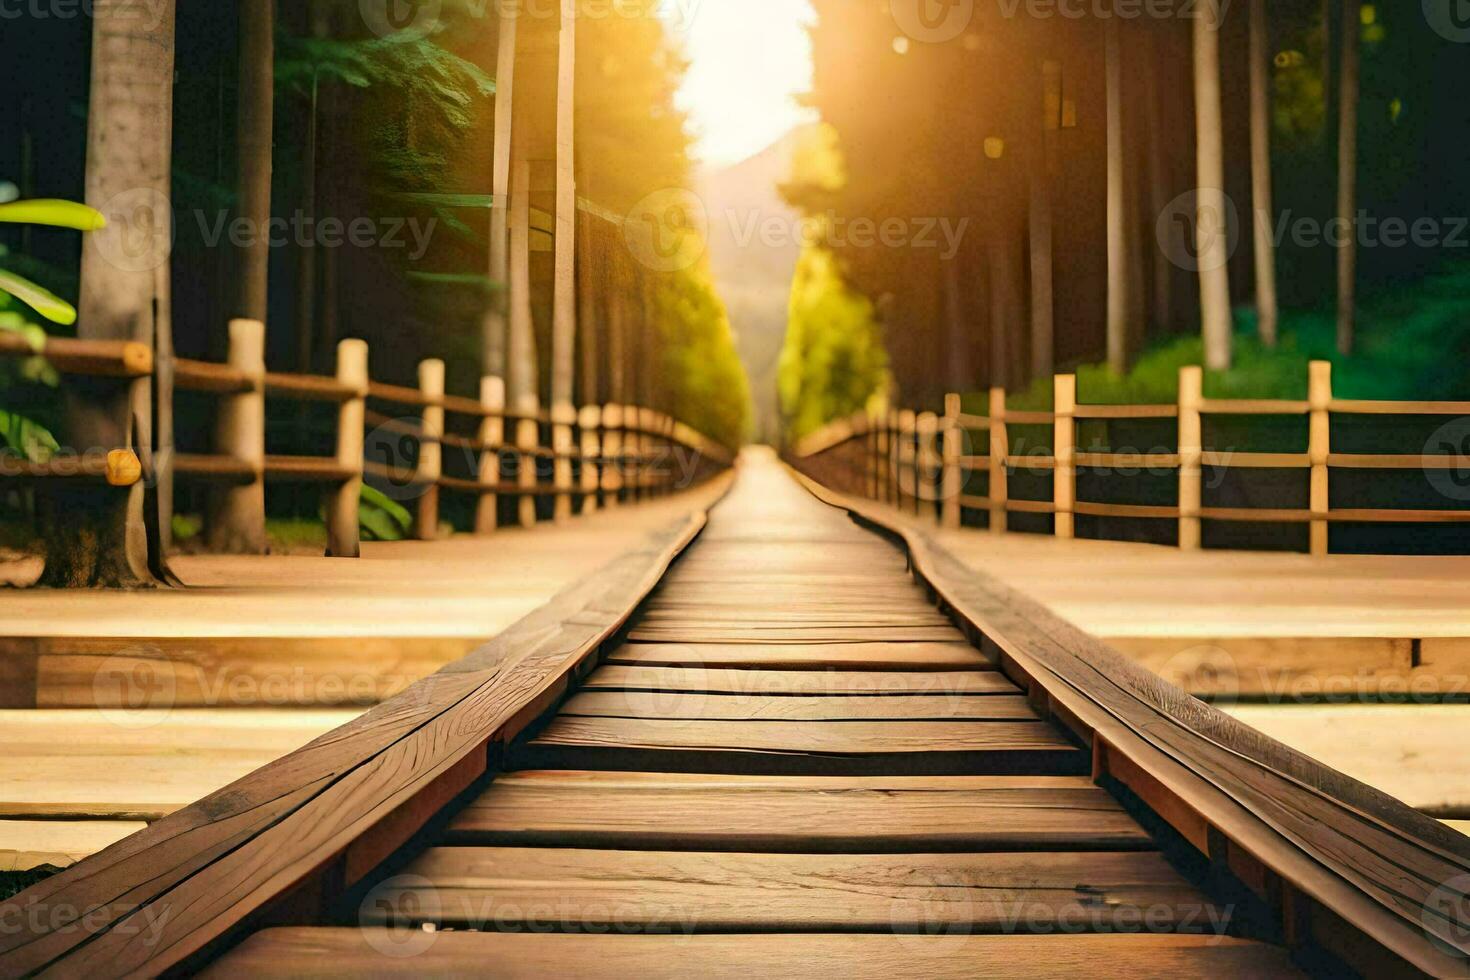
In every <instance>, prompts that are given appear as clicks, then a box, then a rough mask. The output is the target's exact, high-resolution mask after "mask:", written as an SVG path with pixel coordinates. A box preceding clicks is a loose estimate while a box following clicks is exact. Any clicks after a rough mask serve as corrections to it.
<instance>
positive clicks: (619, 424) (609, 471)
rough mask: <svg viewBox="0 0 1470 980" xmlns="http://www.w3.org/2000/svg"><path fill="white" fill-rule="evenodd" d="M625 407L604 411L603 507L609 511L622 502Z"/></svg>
mask: <svg viewBox="0 0 1470 980" xmlns="http://www.w3.org/2000/svg"><path fill="white" fill-rule="evenodd" d="M622 429H623V406H621V405H618V404H609V405H605V406H603V409H602V506H604V507H606V508H608V509H609V510H611V509H613V508H615V507H617V506H618V504H619V503H621V502H622V491H623V431H622Z"/></svg>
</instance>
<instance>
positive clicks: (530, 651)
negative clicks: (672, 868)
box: [0, 511, 705, 975]
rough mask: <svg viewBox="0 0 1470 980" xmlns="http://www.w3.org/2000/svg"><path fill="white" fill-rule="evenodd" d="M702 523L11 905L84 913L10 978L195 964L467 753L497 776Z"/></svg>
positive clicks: (462, 762)
mask: <svg viewBox="0 0 1470 980" xmlns="http://www.w3.org/2000/svg"><path fill="white" fill-rule="evenodd" d="M704 522H705V515H704V513H703V512H702V511H701V512H697V513H695V514H693V515H691V516H689V517H688V518H687V519H686V520H683V521H680V522H678V523H677V524H676V525H675V526H673V527H671V528H669V529H667V530H665V531H663V532H661V533H659V534H656V535H652V536H650V537H649V539H648V543H647V544H646V546H645V547H644V548H642V549H639V550H636V551H632V552H629V553H628V554H626V555H625V556H623V557H622V558H620V559H618V560H617V561H615V562H613V563H612V564H611V565H609V566H608V567H607V568H605V569H603V570H602V571H601V572H599V573H597V574H595V575H593V576H591V577H590V578H588V579H586V580H584V581H583V582H581V583H578V584H577V585H575V586H572V587H570V588H568V589H566V590H564V591H563V593H562V594H561V595H560V596H559V597H558V598H557V599H555V600H553V602H552V603H551V604H550V605H549V606H547V607H543V608H542V609H541V610H538V611H537V612H536V613H533V614H532V615H531V616H528V617H526V619H524V620H522V621H521V622H520V623H518V624H516V625H515V626H513V627H511V628H510V629H509V630H507V631H506V632H505V633H503V634H501V635H500V636H499V637H497V638H496V640H494V641H492V642H491V643H490V644H487V645H486V646H485V647H484V648H482V649H481V650H480V651H479V652H478V653H476V654H472V655H471V656H470V657H467V658H465V660H463V661H461V662H459V663H457V664H454V665H452V666H451V667H450V668H446V669H445V670H444V671H442V672H441V673H439V674H435V675H433V676H431V677H428V678H425V679H424V680H423V681H420V682H418V683H417V684H415V685H414V686H413V687H411V688H409V689H408V690H407V691H405V692H404V693H403V694H401V695H399V696H398V697H396V698H393V699H392V700H390V701H387V702H385V703H383V704H381V705H379V706H378V707H377V708H374V709H373V710H371V711H369V712H367V713H366V714H365V715H363V716H362V717H361V718H359V719H358V720H357V721H355V722H353V723H351V724H349V725H346V726H344V727H343V728H340V729H337V730H336V731H333V732H330V733H328V734H327V735H324V736H322V737H321V738H319V739H317V740H316V741H314V742H312V743H311V744H309V745H307V746H306V747H304V748H303V749H301V750H299V751H297V752H294V753H292V754H291V755H288V756H286V757H285V758H283V759H280V760H278V761H277V762H275V763H272V764H271V765H268V766H266V767H264V768H262V769H259V770H257V771H255V772H254V773H252V774H251V775H249V776H246V777H245V778H244V779H241V780H239V781H238V782H236V783H234V784H232V785H230V786H228V787H226V788H225V789H223V790H220V791H219V792H217V793H214V794H211V795H210V796H209V797H206V798H205V799H204V800H201V801H200V802H198V803H196V804H194V805H193V806H190V807H188V808H186V809H184V810H180V811H178V812H176V813H174V814H171V815H170V816H169V817H166V818H164V819H163V820H160V821H159V822H158V823H156V824H153V825H151V826H150V827H149V828H148V829H147V830H145V831H143V832H141V833H138V834H135V835H133V836H132V837H129V838H127V839H125V840H123V841H121V842H120V843H118V844H116V845H114V846H113V847H110V848H108V849H107V850H105V851H103V852H102V853H100V854H98V855H95V856H94V857H93V858H91V859H89V860H87V861H83V862H81V863H80V864H78V865H76V866H74V867H72V868H69V869H67V870H66V871H64V872H62V873H61V874H59V875H56V876H55V877H54V878H50V879H47V880H46V881H43V882H41V883H39V884H38V885H36V886H33V887H32V888H30V889H27V890H26V891H25V892H23V893H21V894H20V895H18V896H16V897H15V898H14V899H12V900H11V901H10V902H9V903H7V907H10V906H14V907H17V908H18V910H19V912H20V914H27V913H26V909H27V908H34V907H35V906H37V905H41V906H49V907H50V908H52V909H58V908H59V909H71V910H73V913H74V914H73V915H72V916H71V917H70V918H68V917H67V916H64V915H63V916H57V915H52V916H49V917H45V918H44V920H43V921H44V928H41V929H38V930H28V931H24V932H9V933H4V934H0V957H3V962H4V964H5V967H6V970H7V971H13V972H17V973H28V972H33V971H36V970H40V969H42V968H43V967H47V966H48V965H49V966H50V967H51V968H53V969H64V970H66V971H67V972H74V973H87V974H93V975H115V974H122V973H128V972H132V971H138V972H147V973H157V972H161V971H162V970H165V969H168V968H171V967H175V966H178V965H180V964H183V963H186V962H191V957H195V956H197V955H198V954H200V953H201V952H202V951H205V950H207V949H208V948H209V947H210V944H212V943H214V942H216V941H217V940H218V939H219V938H220V937H222V936H224V935H226V934H227V933H228V932H229V931H230V930H231V929H232V928H234V927H235V926H236V925H237V924H238V923H239V922H240V921H241V920H243V919H244V918H245V917H246V916H247V915H249V914H251V913H252V912H255V911H257V910H259V909H261V908H262V907H264V906H265V905H267V904H268V903H270V902H271V901H273V900H275V899H277V898H279V897H280V896H282V895H283V894H285V893H286V892H288V891H289V890H291V889H292V888H294V887H296V886H297V885H298V884H300V883H301V882H302V881H303V880H304V879H306V878H307V877H308V876H310V875H312V874H314V873H317V872H318V871H320V870H321V869H322V868H324V867H325V866H326V865H328V864H329V863H330V862H331V861H332V860H333V859H335V858H336V857H338V856H339V855H341V854H342V853H343V852H344V851H345V850H346V849H347V848H348V846H349V845H350V844H352V842H353V841H355V840H357V839H358V838H360V837H362V836H363V835H365V834H367V833H369V832H370V831H372V830H373V829H374V828H375V827H377V826H378V825H380V824H381V823H383V822H384V821H385V820H387V819H388V818H390V817H392V816H394V815H395V814H399V813H401V812H402V811H400V807H402V806H403V805H404V804H405V803H406V802H407V801H409V800H411V799H413V797H414V796H415V795H417V794H419V793H422V792H441V791H442V788H441V780H442V778H445V777H449V776H451V775H452V776H453V777H454V778H456V779H472V778H473V771H474V770H473V767H467V766H466V762H467V760H471V759H475V760H477V761H478V763H479V767H480V768H481V769H483V767H484V764H485V755H484V753H485V747H486V744H487V742H488V741H489V740H490V739H492V738H495V737H507V735H513V734H514V730H511V731H509V732H505V731H503V729H504V728H505V726H506V725H507V724H508V723H510V722H512V721H516V720H517V719H519V717H520V716H521V714H522V712H523V711H524V710H525V709H526V707H527V706H528V705H530V704H532V703H533V702H535V701H536V700H537V699H538V698H539V697H542V696H543V695H544V693H545V692H546V691H548V690H550V689H551V688H552V687H553V686H554V685H556V684H557V683H559V682H561V680H562V678H563V677H564V675H565V674H566V673H567V672H568V671H570V670H571V669H572V668H573V667H575V666H576V665H577V664H578V663H579V662H580V661H581V660H582V659H584V658H585V657H587V656H588V655H590V654H591V653H592V652H593V651H594V650H595V649H596V647H597V645H598V644H599V643H601V642H603V641H604V640H605V639H607V638H608V637H609V636H611V635H612V634H613V633H614V632H615V631H616V630H617V629H618V628H619V627H620V626H621V625H622V623H623V622H624V621H625V620H626V618H627V616H628V614H629V613H631V611H632V610H633V608H634V607H635V606H636V605H637V604H638V603H639V602H640V601H642V599H643V598H644V597H646V596H647V594H648V593H649V592H650V591H651V590H652V589H653V587H654V586H655V585H656V584H657V581H658V579H659V578H660V577H661V576H662V574H663V572H664V570H665V569H667V567H668V565H669V563H670V562H671V561H672V560H673V558H674V556H675V555H677V554H678V553H679V552H680V551H681V550H683V548H684V547H685V546H686V545H687V544H688V543H689V542H690V541H691V540H692V539H693V538H694V536H695V535H696V534H697V533H698V531H699V529H700V528H702V527H703V525H704ZM619 607H621V609H619ZM414 829H416V828H414V827H410V826H406V825H401V824H400V825H398V826H396V827H395V832H398V833H402V834H403V835H405V837H406V836H407V835H408V834H411V833H412V831H413V830H414ZM376 844H377V845H378V846H381V841H378V842H376ZM349 884H350V882H349ZM165 907H166V911H167V913H168V914H167V916H163V917H162V921H161V922H160V910H161V909H164V908H165ZM97 910H101V911H100V913H99V912H98V911H97ZM83 914H88V915H90V916H91V918H90V919H89V928H88V929H85V930H83V929H78V928H76V918H78V917H80V916H81V915H83ZM152 924H158V927H157V929H153V930H151V931H150V929H149V928H144V926H145V925H148V926H151V925H152ZM145 939H146V940H147V941H146V942H145Z"/></svg>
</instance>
